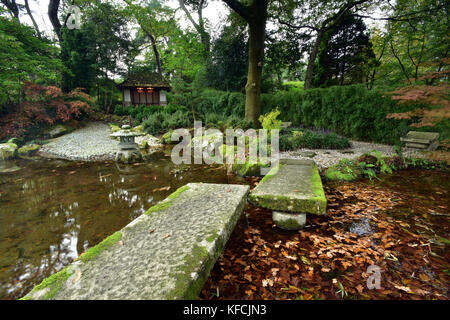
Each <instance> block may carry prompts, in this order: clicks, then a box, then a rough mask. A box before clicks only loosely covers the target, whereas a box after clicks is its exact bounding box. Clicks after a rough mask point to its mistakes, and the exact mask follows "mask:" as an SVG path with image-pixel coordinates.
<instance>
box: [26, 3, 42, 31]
mask: <svg viewBox="0 0 450 320" xmlns="http://www.w3.org/2000/svg"><path fill="white" fill-rule="evenodd" d="M25 9H26V10H27V14H28V15H29V16H30V19H31V22H32V23H33V26H34V29H35V30H36V34H37V36H38V38H39V39H40V38H41V32H40V31H39V27H38V25H37V23H36V20H34V17H33V14H32V13H31V10H30V6H29V4H28V0H25Z"/></svg>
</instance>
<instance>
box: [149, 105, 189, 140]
mask: <svg viewBox="0 0 450 320" xmlns="http://www.w3.org/2000/svg"><path fill="white" fill-rule="evenodd" d="M142 126H143V129H144V131H145V132H147V133H150V134H152V135H158V134H161V133H163V132H166V131H168V130H173V129H178V128H190V127H192V126H193V119H192V117H191V114H190V113H188V112H186V111H182V110H178V111H175V112H174V113H172V114H170V113H167V112H155V113H152V114H151V115H149V116H148V117H147V119H146V120H144V121H143V122H142Z"/></svg>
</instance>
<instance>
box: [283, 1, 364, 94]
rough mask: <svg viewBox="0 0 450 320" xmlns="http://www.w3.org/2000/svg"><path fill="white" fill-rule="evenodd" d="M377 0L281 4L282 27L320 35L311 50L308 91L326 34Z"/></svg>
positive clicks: (306, 86)
mask: <svg viewBox="0 0 450 320" xmlns="http://www.w3.org/2000/svg"><path fill="white" fill-rule="evenodd" d="M370 2H373V0H346V1H340V0H336V1H330V0H310V1H309V0H286V1H280V6H279V8H278V11H277V13H276V15H277V20H278V22H279V23H280V24H282V25H285V26H287V27H288V28H290V29H291V30H295V31H298V30H302V29H309V30H310V31H312V32H314V33H315V34H316V38H315V40H314V42H313V45H312V47H311V50H310V53H309V58H308V65H307V68H306V76H305V89H309V88H311V87H312V84H313V78H314V65H315V63H316V58H317V54H318V53H319V49H320V46H321V44H322V45H323V44H324V43H323V41H322V40H323V37H324V35H325V33H326V32H328V31H329V30H331V29H332V28H333V27H334V26H336V25H337V24H339V23H340V21H341V20H342V19H343V17H345V16H346V15H347V14H348V13H351V12H357V11H358V10H362V9H364V8H365V6H364V5H367V4H369V3H370Z"/></svg>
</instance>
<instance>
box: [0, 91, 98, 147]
mask: <svg viewBox="0 0 450 320" xmlns="http://www.w3.org/2000/svg"><path fill="white" fill-rule="evenodd" d="M22 90H23V92H24V95H25V97H24V102H22V103H21V104H20V105H19V106H18V107H17V108H16V109H15V110H12V111H10V112H9V113H8V114H6V115H5V116H3V117H1V118H0V140H4V139H6V138H7V137H26V136H27V135H28V134H29V132H33V131H36V128H39V129H40V128H41V127H43V126H48V125H53V124H55V123H57V122H67V121H70V120H74V119H80V118H82V117H83V116H85V115H87V114H90V113H91V112H92V106H93V105H94V102H93V101H92V99H91V98H90V97H89V95H87V94H86V93H84V92H82V91H81V90H80V89H75V90H73V91H71V92H70V93H67V94H65V93H63V92H62V91H61V89H59V88H57V87H53V86H48V87H44V86H41V85H37V84H33V83H26V84H24V86H23V88H22Z"/></svg>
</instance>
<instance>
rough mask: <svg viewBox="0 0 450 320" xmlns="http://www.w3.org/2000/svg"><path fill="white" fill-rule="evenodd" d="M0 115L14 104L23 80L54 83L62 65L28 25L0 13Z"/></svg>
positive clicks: (46, 42) (43, 40)
mask: <svg viewBox="0 0 450 320" xmlns="http://www.w3.org/2000/svg"><path fill="white" fill-rule="evenodd" d="M0 48H1V49H0V61H1V63H0V114H1V113H2V109H4V108H5V106H6V105H7V104H12V103H14V104H17V103H19V102H20V100H21V98H22V96H21V92H20V89H21V88H22V85H23V84H24V82H26V81H32V80H35V79H37V82H38V83H41V84H45V85H54V84H56V83H57V82H58V80H59V79H60V74H59V73H60V71H61V70H63V68H64V67H63V65H62V63H61V61H60V60H59V59H58V52H57V49H56V48H55V47H53V46H52V45H51V44H50V41H48V40H46V39H39V38H37V37H35V35H34V30H33V28H31V27H28V26H26V25H23V24H20V23H19V22H18V21H17V20H16V19H8V18H6V17H3V16H0Z"/></svg>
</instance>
